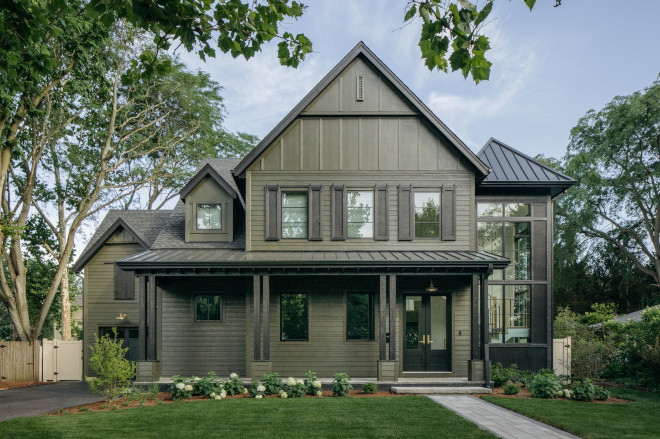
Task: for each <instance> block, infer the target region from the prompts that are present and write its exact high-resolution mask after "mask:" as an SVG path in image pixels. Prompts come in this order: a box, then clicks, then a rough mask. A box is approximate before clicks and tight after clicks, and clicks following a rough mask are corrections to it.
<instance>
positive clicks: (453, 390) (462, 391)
mask: <svg viewBox="0 0 660 439" xmlns="http://www.w3.org/2000/svg"><path fill="white" fill-rule="evenodd" d="M491 392H492V390H491V389H489V388H488V387H468V386H457V387H453V386H440V387H438V386H434V387H424V386H405V387H403V386H401V387H399V386H393V387H392V393H400V394H409V395H470V394H473V393H482V394H488V393H491Z"/></svg>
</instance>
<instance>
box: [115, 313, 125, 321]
mask: <svg viewBox="0 0 660 439" xmlns="http://www.w3.org/2000/svg"><path fill="white" fill-rule="evenodd" d="M115 320H126V313H123V312H120V313H119V316H118V317H115Z"/></svg>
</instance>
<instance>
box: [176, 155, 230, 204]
mask: <svg viewBox="0 0 660 439" xmlns="http://www.w3.org/2000/svg"><path fill="white" fill-rule="evenodd" d="M205 177H211V178H212V179H213V181H215V182H216V183H218V184H219V185H220V187H221V188H222V189H224V190H225V192H227V193H228V194H229V195H230V196H231V197H232V198H238V194H237V193H236V191H235V190H234V188H233V187H231V186H230V185H229V183H227V182H226V181H225V179H224V178H222V177H221V176H220V174H218V172H217V171H216V170H215V169H213V167H212V166H211V165H210V164H208V163H207V164H206V165H205V166H204V167H203V168H202V169H200V170H199V172H197V174H195V175H194V176H193V178H191V179H190V181H189V182H188V183H187V184H186V185H185V186H184V187H183V189H181V191H180V192H179V197H180V198H181V199H182V200H183V199H184V198H186V197H187V196H188V194H190V192H192V190H193V189H195V188H196V187H197V185H198V184H199V183H201V182H202V180H203V179H204V178H205Z"/></svg>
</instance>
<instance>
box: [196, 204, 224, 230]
mask: <svg viewBox="0 0 660 439" xmlns="http://www.w3.org/2000/svg"><path fill="white" fill-rule="evenodd" d="M197 230H222V205H221V204H198V205H197Z"/></svg>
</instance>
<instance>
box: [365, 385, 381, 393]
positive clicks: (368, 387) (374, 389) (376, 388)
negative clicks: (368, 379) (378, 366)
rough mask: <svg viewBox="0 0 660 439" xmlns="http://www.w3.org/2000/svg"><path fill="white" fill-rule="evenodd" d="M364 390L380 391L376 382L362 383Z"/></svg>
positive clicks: (367, 391) (368, 391)
mask: <svg viewBox="0 0 660 439" xmlns="http://www.w3.org/2000/svg"><path fill="white" fill-rule="evenodd" d="M362 391H363V392H364V393H369V394H371V393H376V392H377V391H378V386H376V384H375V383H364V384H362Z"/></svg>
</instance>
